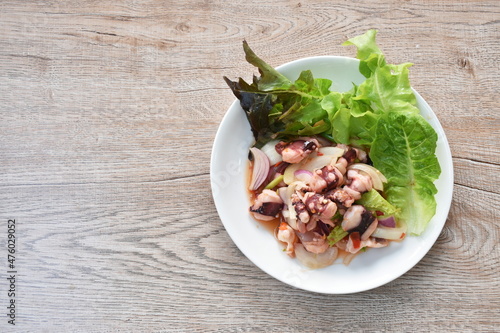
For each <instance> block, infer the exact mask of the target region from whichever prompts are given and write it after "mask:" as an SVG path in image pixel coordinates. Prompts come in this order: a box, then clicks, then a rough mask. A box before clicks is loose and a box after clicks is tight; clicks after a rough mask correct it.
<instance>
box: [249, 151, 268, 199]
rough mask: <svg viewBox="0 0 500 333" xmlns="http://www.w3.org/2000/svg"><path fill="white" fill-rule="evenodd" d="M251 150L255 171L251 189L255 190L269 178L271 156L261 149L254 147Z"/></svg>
mask: <svg viewBox="0 0 500 333" xmlns="http://www.w3.org/2000/svg"><path fill="white" fill-rule="evenodd" d="M250 151H251V152H252V155H253V171H252V180H251V181H250V186H249V189H250V190H252V191H254V190H256V189H258V188H259V186H260V185H262V183H263V182H264V181H265V180H266V179H267V176H268V174H269V168H270V165H269V158H268V157H267V155H266V154H264V153H263V152H262V151H261V150H260V149H258V148H255V147H252V148H250Z"/></svg>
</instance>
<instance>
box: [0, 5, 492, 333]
mask: <svg viewBox="0 0 500 333" xmlns="http://www.w3.org/2000/svg"><path fill="white" fill-rule="evenodd" d="M499 17H500V4H499V3H498V2H497V1H494V0H491V1H445V0H440V1H438V0H434V1H412V0H410V1H385V0H384V1H377V2H375V1H318V0H317V1H312V0H298V1H284V0H277V1H262V0H255V1H242V0H234V1H217V0H215V1H210V0H207V1H194V0H187V1H172V0H171V1H140V0H128V1H61V2H58V1H50V2H41V1H34V2H27V1H7V2H2V3H0V23H1V24H0V119H1V127H0V208H1V209H0V217H1V223H2V236H0V238H1V241H0V244H1V249H2V250H1V253H2V254H1V257H2V258H3V259H2V261H3V262H2V263H0V267H1V268H0V270H1V271H0V272H1V282H0V308H1V309H3V310H1V311H0V312H1V313H2V315H1V316H0V318H1V319H0V331H2V332H8V331H9V332H13V331H15V330H17V331H20V332H21V331H23V332H24V331H32V332H71V331H76V332H113V331H120V332H125V331H134V332H139V331H144V332H153V331H166V332H214V331H217V332H219V331H220V332H255V331H258V332H322V331H341V332H346V331H434V332H436V331H455V332H467V331H468V332H478V331H497V332H498V331H500V317H499V313H500V284H499V282H500V269H499V257H500V246H499V239H500V227H499V222H498V221H499V219H500V213H499V211H500V209H499V206H500V190H499V188H500V179H499V172H500V148H499V144H500V116H499V95H500V89H499V81H500V71H499V69H500V66H499V56H500V30H499V29H500V25H499ZM369 28H377V29H378V30H379V35H378V36H379V37H378V42H379V44H380V46H381V48H382V49H383V50H384V52H385V54H386V56H387V58H388V60H389V61H390V62H392V63H401V62H407V61H410V62H413V63H414V64H415V66H414V67H412V69H411V80H412V85H413V86H414V88H415V89H416V90H418V91H419V92H420V93H421V95H422V96H423V97H424V98H425V99H426V100H427V101H428V102H429V104H430V105H431V107H432V108H433V109H434V111H435V112H436V114H437V116H438V118H439V120H440V121H441V124H442V125H443V127H444V129H445V132H446V135H447V136H448V140H449V143H450V146H451V150H452V153H453V162H454V168H455V187H454V196H453V203H452V207H451V211H450V214H449V218H448V221H447V223H446V225H445V228H444V230H443V231H442V233H441V235H440V237H439V239H438V241H437V243H436V244H435V245H434V247H433V248H432V249H431V251H430V252H429V253H428V254H427V256H426V257H425V258H424V259H423V260H422V261H421V262H420V263H419V264H418V265H416V266H415V267H414V268H413V269H411V270H410V271H409V272H408V273H407V274H405V275H404V276H402V277H401V278H399V279H397V280H395V281H393V282H391V283H389V284H387V285H385V286H382V287H380V288H377V289H375V290H372V291H369V292H364V293H359V294H353V295H342V296H333V295H321V294H315V293H310V292H305V291H301V290H298V289H294V288H292V287H289V286H287V285H284V284H282V283H281V282H278V281H277V280H275V279H273V278H272V277H270V276H268V275H266V274H265V273H264V272H262V271H261V270H259V269H258V268H257V267H255V266H254V265H253V264H252V263H251V262H250V261H249V260H248V259H246V257H244V256H243V255H242V254H241V253H240V252H239V251H238V249H237V248H236V246H235V245H234V244H233V242H232V241H231V239H230V238H229V237H228V235H227V233H226V231H225V230H224V227H223V225H222V223H221V221H220V219H219V217H218V215H217V212H216V210H215V207H214V204H213V201H212V198H211V191H210V179H209V159H210V154H211V148H212V142H213V139H214V136H215V133H216V130H217V127H218V124H219V122H220V121H221V119H222V117H223V115H224V113H225V112H226V110H227V108H228V107H229V105H230V104H231V102H232V101H233V100H234V97H233V95H232V94H231V92H230V90H229V89H228V88H227V86H226V84H225V82H224V81H223V80H222V76H223V75H227V76H228V77H230V78H235V77H237V76H240V75H243V76H244V77H246V78H249V77H250V75H251V73H255V70H254V68H252V67H251V66H250V65H248V64H246V63H245V62H244V59H243V54H242V50H241V41H242V40H243V39H247V40H248V41H249V42H250V43H251V45H252V47H253V48H254V50H256V51H257V52H258V54H260V55H261V56H262V57H263V58H264V59H266V60H268V61H269V63H271V64H272V65H279V64H282V63H284V62H287V61H291V60H294V59H297V58H301V57H306V56H317V55H328V54H335V55H345V56H354V54H355V51H354V50H353V48H352V47H342V46H340V44H341V43H342V42H343V41H344V40H346V39H347V38H349V37H353V36H355V35H358V34H361V33H363V32H365V31H366V30H367V29H369ZM9 219H15V237H16V252H15V262H14V264H15V265H14V270H15V271H16V274H14V275H15V283H14V287H15V297H10V296H8V293H9V291H8V289H10V288H11V285H10V282H9V280H8V278H9V276H10V275H9V273H7V271H8V270H9V267H8V264H9V263H8V247H7V245H8V244H7V237H8V226H7V225H8V220H9ZM11 230H12V228H11ZM10 299H14V300H15V314H16V317H15V324H16V325H15V326H12V325H10V324H8V320H9V318H8V317H7V316H6V314H7V313H8V312H9V311H10V310H9V309H6V308H7V307H8V306H9V305H10V303H9V302H10Z"/></svg>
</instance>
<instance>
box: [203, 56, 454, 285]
mask: <svg viewBox="0 0 500 333" xmlns="http://www.w3.org/2000/svg"><path fill="white" fill-rule="evenodd" d="M358 66H359V61H358V60H357V59H353V58H346V57H335V56H321V57H311V58H305V59H300V60H296V61H293V62H290V63H287V64H285V65H282V66H280V67H278V68H277V70H278V71H279V72H281V73H282V74H284V75H285V76H287V77H288V78H290V79H291V80H295V79H296V78H297V77H298V76H299V74H300V72H301V71H302V70H306V69H310V70H311V71H312V73H313V75H314V77H317V78H327V79H330V80H332V81H333V84H332V87H331V88H330V89H331V90H334V91H341V92H342V91H348V90H349V89H350V88H351V87H352V83H355V84H360V83H361V82H363V81H364V79H365V78H364V77H363V76H362V75H361V74H360V73H359V71H358ZM228 89H229V88H228ZM415 95H416V97H417V103H418V108H419V109H420V112H421V114H422V115H423V116H424V117H425V119H427V121H428V122H429V123H430V124H431V125H432V127H433V128H434V129H435V130H436V132H437V133H438V142H437V150H436V154H437V157H438V160H439V163H440V165H441V169H442V172H441V177H440V178H439V179H438V180H437V181H436V182H435V184H436V186H437V189H438V193H437V195H436V201H437V209H436V212H437V213H436V215H435V216H434V217H433V218H432V220H431V221H430V223H429V225H428V226H427V228H426V230H425V231H424V232H423V233H422V235H420V236H418V237H406V239H405V240H404V241H402V242H392V243H391V244H390V246H388V247H385V248H380V249H372V250H369V251H367V252H365V253H361V254H360V255H358V256H357V257H356V258H354V260H353V261H352V262H351V263H350V264H349V265H348V266H344V265H343V264H342V263H335V264H333V265H332V266H329V267H326V268H323V269H317V270H311V269H308V268H306V267H304V266H303V265H301V264H300V263H299V262H298V261H297V260H296V259H292V258H290V257H288V256H287V255H286V254H285V253H284V252H283V245H282V244H280V243H279V242H278V241H277V240H276V239H275V238H274V236H273V235H272V233H271V232H270V231H269V230H267V229H266V228H265V227H263V226H262V224H260V223H259V222H257V221H255V220H254V219H253V218H252V217H251V216H250V214H249V211H248V207H249V206H250V201H249V195H248V192H247V189H246V187H247V179H248V178H247V167H248V149H249V148H250V146H251V145H252V143H253V136H252V133H251V131H250V126H249V124H248V122H247V119H246V117H245V114H244V112H243V110H242V109H241V107H240V105H239V101H235V102H234V103H233V104H232V105H231V107H230V108H229V110H228V111H227V113H226V115H225V116H224V118H223V120H222V122H221V124H220V127H219V129H218V131H217V135H216V137H215V142H214V146H213V151H212V158H211V166H210V179H211V186H212V194H213V198H214V202H215V206H216V207H217V211H218V213H219V216H220V218H221V220H222V223H223V224H224V227H225V228H226V230H227V232H228V234H229V236H230V237H231V238H232V240H233V241H234V243H235V244H236V245H237V246H238V248H239V249H240V250H241V252H243V254H244V255H245V256H246V257H247V258H248V259H250V260H251V261H252V262H253V263H254V264H255V265H256V266H258V267H259V268H260V269H262V270H263V271H264V272H266V273H268V274H269V275H271V276H273V277H275V278H276V279H278V280H280V281H282V282H284V283H287V284H289V285H291V286H294V287H297V288H300V289H304V290H309V291H313V292H319V293H327V294H348V293H355V292H360V291H365V290H369V289H372V288H376V287H378V286H381V285H383V284H386V283H388V282H390V281H392V280H394V279H396V278H398V277H399V276H401V275H403V274H404V273H405V272H407V271H408V270H409V269H411V268H412V267H413V266H414V265H416V264H417V263H418V262H419V261H420V260H421V259H422V257H424V256H425V254H426V253H427V252H428V251H429V249H430V248H431V247H432V245H433V244H434V242H435V241H436V239H437V237H438V236H439V233H440V232H441V230H442V228H443V226H444V223H445V221H446V218H447V215H448V211H449V208H450V204H451V197H452V191H453V165H452V159H451V152H450V148H449V146H448V142H447V140H446V136H445V134H444V131H443V128H442V127H441V125H440V123H439V121H438V119H437V118H436V115H435V114H434V112H433V111H432V110H431V108H430V107H429V105H428V104H427V103H426V102H425V101H424V99H423V98H422V97H421V96H420V95H419V94H418V93H416V92H415Z"/></svg>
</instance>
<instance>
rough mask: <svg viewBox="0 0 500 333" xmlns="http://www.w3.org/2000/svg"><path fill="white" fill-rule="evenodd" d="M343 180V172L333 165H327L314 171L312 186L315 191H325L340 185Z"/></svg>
mask: <svg viewBox="0 0 500 333" xmlns="http://www.w3.org/2000/svg"><path fill="white" fill-rule="evenodd" d="M343 182H344V176H343V175H342V172H341V171H340V170H339V169H338V168H336V167H335V166H333V165H326V166H324V167H323V168H321V169H317V170H315V171H314V173H313V177H312V179H311V184H310V186H311V188H312V189H313V190H314V191H315V192H323V191H328V190H330V189H333V188H335V187H337V186H340V185H342V183H343Z"/></svg>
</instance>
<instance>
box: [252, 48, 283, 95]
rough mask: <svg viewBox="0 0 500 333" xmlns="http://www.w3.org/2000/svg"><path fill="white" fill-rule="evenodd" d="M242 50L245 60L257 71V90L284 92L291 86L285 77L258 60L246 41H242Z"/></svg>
mask: <svg viewBox="0 0 500 333" xmlns="http://www.w3.org/2000/svg"><path fill="white" fill-rule="evenodd" d="M243 50H244V52H245V59H246V60H247V61H248V62H249V63H250V64H252V65H254V66H255V67H257V68H258V69H259V73H260V75H261V76H260V79H259V81H258V82H257V88H258V89H259V90H260V91H273V90H286V89H288V88H289V87H290V86H291V85H292V82H291V81H290V80H289V79H288V78H287V77H286V76H284V75H283V74H281V73H279V72H278V71H277V70H275V69H274V68H273V67H272V66H270V65H269V64H267V63H266V62H265V61H264V60H262V59H261V58H259V57H258V56H257V55H256V54H255V53H254V52H253V51H252V49H251V48H250V46H248V43H247V42H246V41H243Z"/></svg>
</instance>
